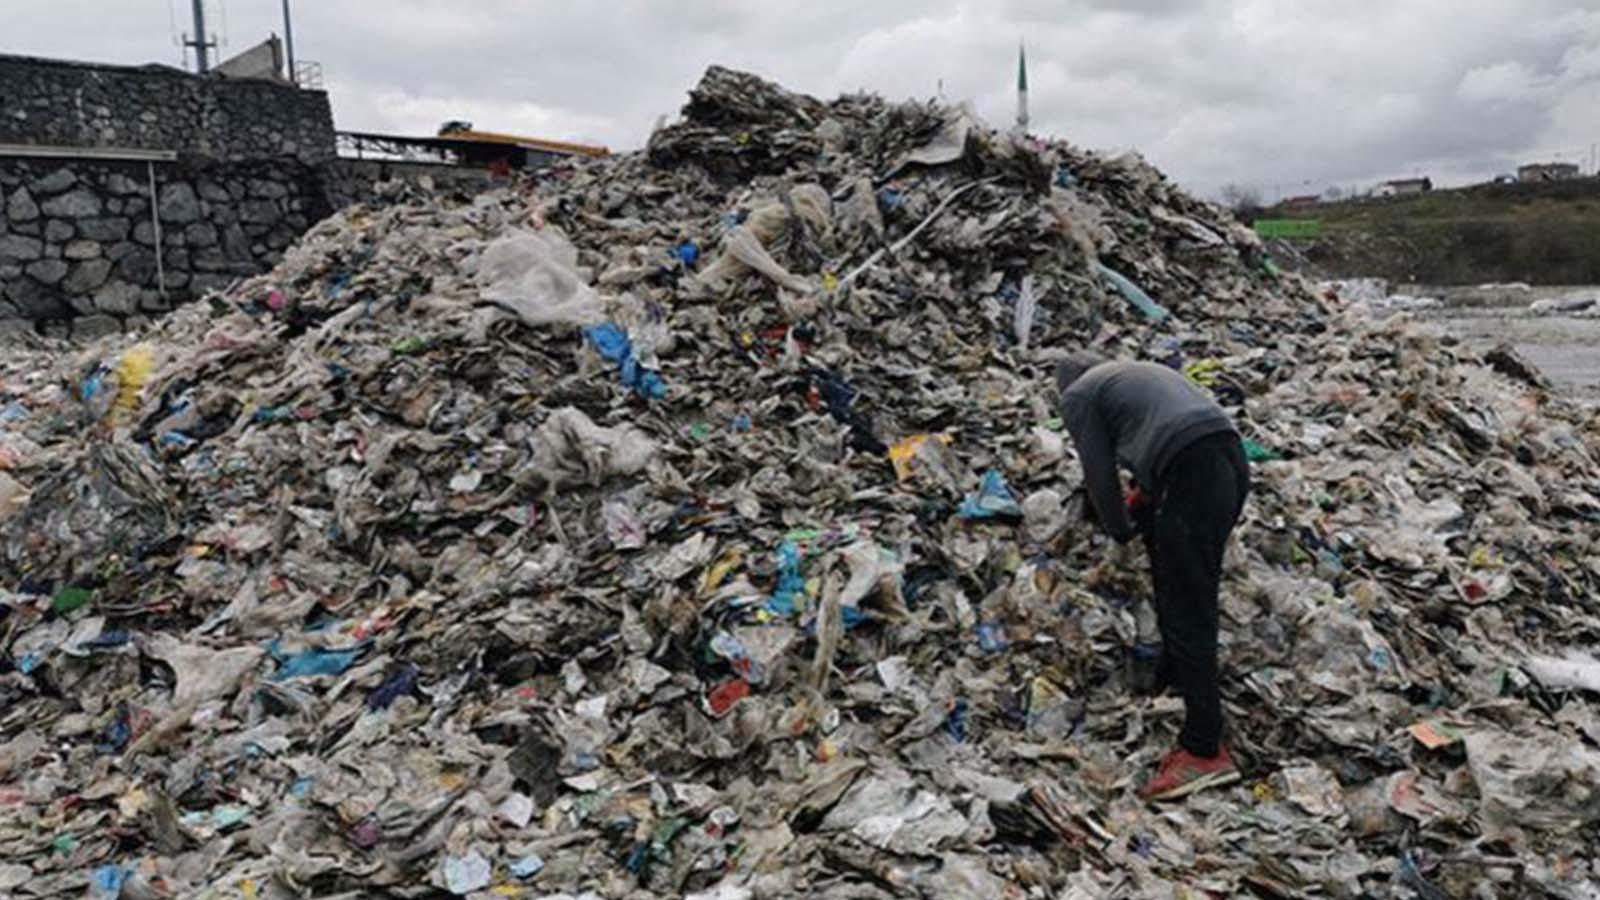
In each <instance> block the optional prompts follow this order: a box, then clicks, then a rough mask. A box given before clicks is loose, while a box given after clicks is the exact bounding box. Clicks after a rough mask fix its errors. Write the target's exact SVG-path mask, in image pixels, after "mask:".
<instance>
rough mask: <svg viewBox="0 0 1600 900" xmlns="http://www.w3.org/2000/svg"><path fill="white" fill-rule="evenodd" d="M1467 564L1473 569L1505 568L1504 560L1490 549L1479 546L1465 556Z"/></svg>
mask: <svg viewBox="0 0 1600 900" xmlns="http://www.w3.org/2000/svg"><path fill="white" fill-rule="evenodd" d="M1467 565H1469V566H1471V567H1472V568H1474V569H1488V570H1490V571H1494V570H1498V569H1503V568H1505V566H1506V562H1505V560H1503V559H1501V558H1500V556H1499V555H1498V554H1496V553H1495V552H1494V551H1493V550H1492V549H1490V548H1488V547H1481V546H1480V547H1477V548H1476V549H1474V550H1473V551H1472V555H1471V556H1468V557H1467Z"/></svg>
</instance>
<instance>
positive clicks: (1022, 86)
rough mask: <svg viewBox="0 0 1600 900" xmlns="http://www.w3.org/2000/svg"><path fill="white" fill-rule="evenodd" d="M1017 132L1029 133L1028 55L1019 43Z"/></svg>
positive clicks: (1019, 42)
mask: <svg viewBox="0 0 1600 900" xmlns="http://www.w3.org/2000/svg"><path fill="white" fill-rule="evenodd" d="M1017 131H1018V132H1020V133H1022V134H1027V133H1028V55H1027V53H1026V51H1024V50H1023V49H1022V42H1021V41H1018V42H1017Z"/></svg>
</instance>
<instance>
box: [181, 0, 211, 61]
mask: <svg viewBox="0 0 1600 900" xmlns="http://www.w3.org/2000/svg"><path fill="white" fill-rule="evenodd" d="M183 45H184V46H185V47H193V48H194V62H195V71H197V72H199V73H200V74H201V75H204V74H205V73H207V72H209V71H211V59H210V57H208V56H207V55H206V50H207V49H208V48H210V46H211V44H210V42H209V41H207V40H206V3H205V0H194V40H192V41H184V42H183Z"/></svg>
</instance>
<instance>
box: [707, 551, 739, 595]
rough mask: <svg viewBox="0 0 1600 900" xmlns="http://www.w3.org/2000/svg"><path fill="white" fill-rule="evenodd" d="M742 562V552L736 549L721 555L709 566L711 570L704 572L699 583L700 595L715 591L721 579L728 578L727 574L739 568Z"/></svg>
mask: <svg viewBox="0 0 1600 900" xmlns="http://www.w3.org/2000/svg"><path fill="white" fill-rule="evenodd" d="M742 562H744V551H743V550H741V549H739V548H738V547H734V548H732V549H730V550H728V551H727V552H725V553H723V554H722V556H720V557H718V559H717V561H716V562H714V563H712V564H711V568H709V569H707V570H706V574H705V578H704V579H703V580H702V581H701V582H700V593H702V594H709V593H711V592H712V591H714V590H716V589H717V587H718V586H719V585H721V584H722V581H723V579H725V578H727V577H728V573H729V572H732V571H733V570H734V569H737V568H739V564H740V563H742Z"/></svg>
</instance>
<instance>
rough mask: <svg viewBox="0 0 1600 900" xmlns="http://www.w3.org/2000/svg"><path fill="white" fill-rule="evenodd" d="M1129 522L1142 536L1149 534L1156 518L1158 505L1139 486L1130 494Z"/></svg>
mask: <svg viewBox="0 0 1600 900" xmlns="http://www.w3.org/2000/svg"><path fill="white" fill-rule="evenodd" d="M1127 506H1128V520H1129V521H1131V522H1133V525H1134V528H1135V529H1136V530H1137V531H1138V532H1139V533H1140V534H1147V533H1149V531H1150V526H1151V525H1152V524H1154V522H1155V517H1156V505H1155V502H1154V501H1152V500H1151V499H1150V498H1149V497H1147V496H1145V494H1144V492H1143V491H1141V490H1139V487H1138V486H1137V485H1135V486H1134V488H1133V490H1131V491H1129V492H1128V498H1127Z"/></svg>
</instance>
